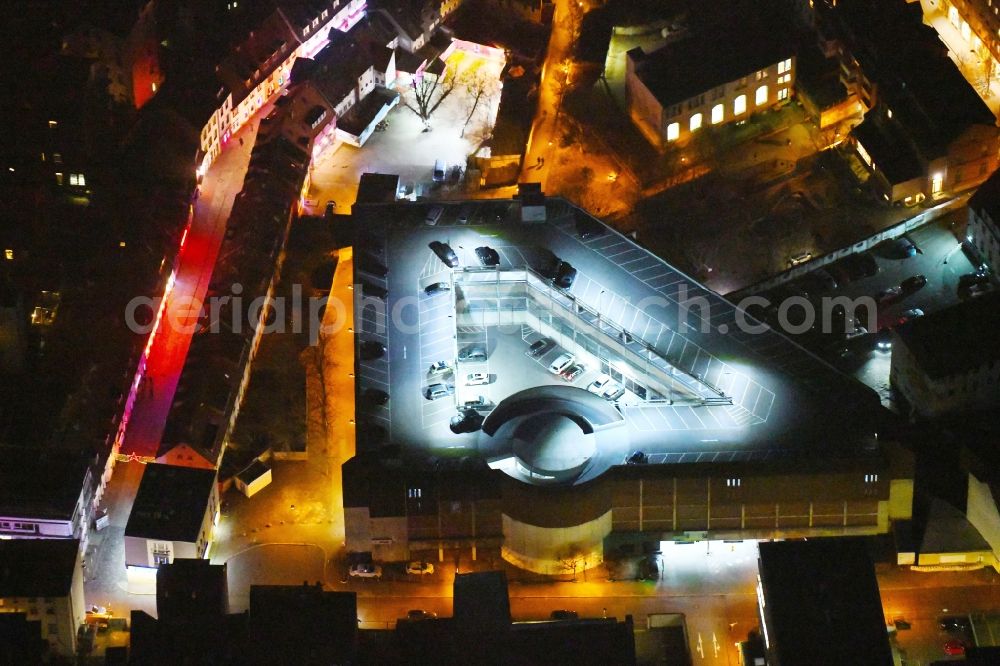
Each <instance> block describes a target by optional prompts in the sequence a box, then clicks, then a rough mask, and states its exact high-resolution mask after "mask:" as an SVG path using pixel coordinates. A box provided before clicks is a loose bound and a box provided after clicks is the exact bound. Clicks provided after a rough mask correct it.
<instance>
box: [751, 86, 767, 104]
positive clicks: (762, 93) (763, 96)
mask: <svg viewBox="0 0 1000 666" xmlns="http://www.w3.org/2000/svg"><path fill="white" fill-rule="evenodd" d="M754 103H755V104H756V105H757V106H760V105H761V104H767V86H761V87H759V88H757V95H756V98H755V99H754Z"/></svg>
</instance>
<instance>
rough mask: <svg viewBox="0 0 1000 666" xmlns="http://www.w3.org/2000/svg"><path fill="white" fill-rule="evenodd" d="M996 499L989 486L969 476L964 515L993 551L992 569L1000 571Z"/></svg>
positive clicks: (999, 529) (998, 515) (999, 531)
mask: <svg viewBox="0 0 1000 666" xmlns="http://www.w3.org/2000/svg"><path fill="white" fill-rule="evenodd" d="M997 499H1000V498H997V497H994V496H993V491H992V490H991V489H990V486H989V484H987V483H983V482H982V481H980V480H979V479H977V478H976V477H975V476H974V475H973V474H969V494H968V499H967V501H966V506H965V515H966V518H968V520H969V522H970V523H971V524H972V526H973V527H975V528H976V529H977V530H979V534H981V535H982V537H983V538H984V539H986V543H988V544H990V548H992V549H993V563H992V564H993V568H994V569H996V570H997V571H1000V564H998V562H997V559H998V558H1000V510H998V508H997Z"/></svg>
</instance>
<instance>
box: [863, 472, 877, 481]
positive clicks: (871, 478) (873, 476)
mask: <svg viewBox="0 0 1000 666" xmlns="http://www.w3.org/2000/svg"><path fill="white" fill-rule="evenodd" d="M865 483H878V474H865Z"/></svg>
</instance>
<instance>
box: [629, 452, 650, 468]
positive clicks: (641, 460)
mask: <svg viewBox="0 0 1000 666" xmlns="http://www.w3.org/2000/svg"><path fill="white" fill-rule="evenodd" d="M648 462H649V456H647V455H646V454H645V453H643V452H642V451H634V452H633V453H632V455H630V456H629V457H628V459H627V460H626V461H625V463H626V464H628V465H645V464H646V463H648Z"/></svg>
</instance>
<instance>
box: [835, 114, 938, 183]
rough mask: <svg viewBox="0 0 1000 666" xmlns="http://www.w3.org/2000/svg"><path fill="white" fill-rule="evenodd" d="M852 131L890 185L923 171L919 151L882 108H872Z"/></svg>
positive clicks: (916, 175)
mask: <svg viewBox="0 0 1000 666" xmlns="http://www.w3.org/2000/svg"><path fill="white" fill-rule="evenodd" d="M851 134H852V135H853V136H854V138H855V139H856V140H857V142H858V143H860V144H861V145H862V147H864V149H865V151H867V153H868V154H869V155H870V156H871V158H872V162H874V163H875V166H876V167H877V168H878V170H879V171H880V172H881V173H882V175H883V176H885V179H886V180H888V181H889V183H890V184H891V185H898V184H899V183H905V182H906V181H908V180H912V179H914V178H920V177H921V176H923V175H924V165H923V162H922V161H921V159H920V155H918V154H917V152H916V151H915V150H914V147H913V144H912V143H911V142H910V141H909V140H908V137H907V134H906V132H905V130H904V129H903V128H902V126H901V125H900V124H899V122H898V121H897V120H895V119H892V120H890V119H886V118H883V117H882V115H881V112H879V111H873V112H869V113H868V114H867V115H866V116H865V119H864V121H863V122H862V123H861V124H860V125H858V126H857V127H855V128H854V129H853V130H852V131H851Z"/></svg>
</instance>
